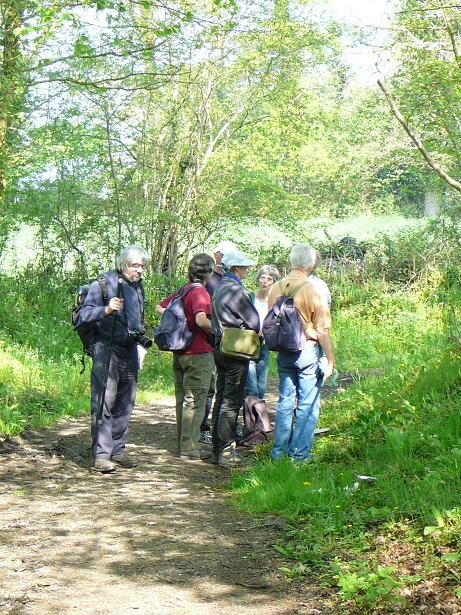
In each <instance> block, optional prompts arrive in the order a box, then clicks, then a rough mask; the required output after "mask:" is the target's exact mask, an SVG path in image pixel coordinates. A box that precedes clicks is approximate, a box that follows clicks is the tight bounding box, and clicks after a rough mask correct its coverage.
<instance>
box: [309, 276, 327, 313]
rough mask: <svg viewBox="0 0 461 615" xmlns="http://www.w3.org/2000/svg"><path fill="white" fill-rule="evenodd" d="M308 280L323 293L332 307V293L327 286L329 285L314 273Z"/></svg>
mask: <svg viewBox="0 0 461 615" xmlns="http://www.w3.org/2000/svg"><path fill="white" fill-rule="evenodd" d="M308 280H309V282H312V284H313V285H314V286H315V288H316V289H317V290H318V291H319V293H321V294H322V295H323V296H324V297H325V299H326V300H327V303H328V305H330V306H331V293H330V289H329V288H328V286H327V283H326V282H324V281H323V280H322V279H321V278H318V277H317V276H316V275H314V274H313V273H311V274H310V276H309V277H308Z"/></svg>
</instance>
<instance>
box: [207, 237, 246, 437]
mask: <svg viewBox="0 0 461 615" xmlns="http://www.w3.org/2000/svg"><path fill="white" fill-rule="evenodd" d="M236 249H237V248H236V246H235V244H234V243H232V241H228V240H227V239H223V240H222V241H219V242H218V243H217V244H216V246H215V248H214V250H213V257H214V260H215V267H214V269H213V273H212V274H211V278H210V279H209V280H208V282H207V283H206V285H205V288H206V289H207V291H208V294H209V295H210V297H211V298H212V299H213V295H214V292H215V290H216V289H217V287H218V286H219V285H220V284H221V280H222V277H223V273H222V264H221V261H222V257H223V256H224V254H226V252H233V251H235V250H236ZM215 380H216V368H214V369H213V373H212V374H211V381H210V388H209V390H208V397H207V402H206V409H205V416H204V417H203V421H202V424H201V426H200V443H201V444H211V435H210V431H211V428H210V421H209V416H210V412H211V407H212V405H213V398H214V394H215V391H216V383H215ZM214 418H215V417H214V414H213V415H212V417H211V424H212V425H213V424H214Z"/></svg>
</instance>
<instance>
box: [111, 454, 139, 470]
mask: <svg viewBox="0 0 461 615" xmlns="http://www.w3.org/2000/svg"><path fill="white" fill-rule="evenodd" d="M111 459H112V461H115V463H116V464H118V465H119V466H121V467H122V468H135V467H136V466H137V465H138V462H137V461H136V459H134V457H130V456H129V455H127V454H126V453H121V454H120V455H112V457H111Z"/></svg>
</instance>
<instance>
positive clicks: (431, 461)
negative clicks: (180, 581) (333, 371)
mask: <svg viewBox="0 0 461 615" xmlns="http://www.w3.org/2000/svg"><path fill="white" fill-rule="evenodd" d="M345 283H346V284H347V282H346V281H345ZM339 290H340V292H339V293H338V295H340V294H341V289H339ZM375 290H376V289H375V288H374V287H372V288H369V287H362V294H361V300H360V297H359V294H360V293H357V292H354V294H353V297H351V296H350V295H348V294H347V292H344V293H343V297H342V299H341V300H340V301H339V302H338V305H337V309H336V313H335V320H334V342H335V348H336V354H337V360H338V369H339V370H340V371H349V372H352V373H355V374H356V381H355V383H354V384H353V385H352V386H351V387H349V388H347V389H345V390H343V391H340V392H339V393H338V394H337V395H335V396H334V397H333V398H331V399H330V400H329V401H327V402H326V403H325V404H323V406H322V413H321V421H320V425H321V426H328V427H330V428H332V432H331V435H330V436H329V437H325V438H322V439H320V440H318V441H317V442H316V444H315V449H314V462H313V463H308V464H302V465H299V466H294V465H293V464H292V463H291V462H290V461H289V460H286V459H285V460H281V461H279V462H277V463H275V464H274V463H272V462H271V461H270V460H269V459H268V451H267V448H266V449H262V450H261V451H260V453H259V461H258V462H257V464H256V465H255V466H254V467H252V468H251V469H250V470H249V471H248V472H246V473H245V474H237V475H235V476H234V477H233V479H232V481H231V483H230V486H229V489H230V490H231V491H232V492H233V494H234V497H235V498H236V500H237V502H238V505H239V506H240V507H241V508H243V509H244V510H246V511H248V512H250V513H252V514H267V513H270V514H277V515H280V516H283V517H285V518H286V519H287V520H288V527H289V530H288V531H287V532H286V534H285V536H284V537H283V539H282V540H281V541H280V543H279V544H277V545H276V546H275V548H276V549H277V550H278V551H280V552H281V553H283V554H284V555H285V556H286V557H287V558H288V559H290V560H292V561H293V564H292V566H291V567H290V568H289V569H285V570H284V572H285V573H286V574H287V575H288V576H289V577H302V576H305V575H306V574H309V573H312V571H313V570H316V571H317V572H316V575H318V574H319V572H318V571H320V573H321V575H324V580H325V583H327V584H334V585H336V586H337V587H338V589H339V593H338V595H339V596H340V598H342V600H343V601H344V603H345V604H346V605H347V608H351V609H353V608H357V609H360V608H363V607H364V606H365V607H366V608H367V609H369V611H367V612H387V611H385V610H383V611H380V610H379V609H385V608H387V606H386V605H388V604H390V603H392V602H393V601H395V600H400V599H401V590H402V589H403V588H405V587H407V588H410V587H413V586H415V585H417V584H418V583H419V582H422V579H424V578H427V579H430V578H432V577H433V575H434V574H435V573H434V570H435V571H437V574H440V577H441V579H442V580H441V583H442V584H443V585H444V587H445V588H448V589H447V591H448V592H451V593H453V594H456V592H458V591H459V585H460V583H459V577H457V576H456V575H458V574H459V572H460V567H459V561H460V560H461V538H460V535H461V534H460V533H459V529H460V527H461V508H460V507H459V494H460V493H461V473H460V469H461V413H460V408H461V346H460V340H459V338H457V337H456V335H454V334H456V331H454V330H453V327H454V323H455V324H456V322H457V321H458V319H459V317H460V315H461V296H459V295H458V294H456V293H452V295H451V296H450V297H449V298H448V299H449V300H448V301H445V302H434V301H428V300H427V297H426V294H425V293H421V292H420V291H418V290H417V289H414V290H413V291H412V292H408V291H406V292H400V293H393V294H390V293H387V292H386V289H385V287H383V286H381V293H380V294H377V293H375ZM445 299H447V297H445ZM453 313H454V314H455V317H454V318H453ZM455 329H456V327H455ZM370 368H374V370H376V371H374V372H373V374H374V375H372V376H361V375H360V374H361V373H365V374H366V373H367V371H366V370H369V369H370ZM368 373H369V372H368ZM357 475H367V476H372V477H375V478H376V479H377V480H376V481H373V482H362V481H358V480H357ZM357 482H358V483H359V484H358V486H357V485H356V483H357ZM354 484H355V485H354ZM428 528H429V529H428ZM430 528H433V529H430ZM380 536H381V539H380ZM383 536H385V537H390V536H397V538H396V540H400V541H402V542H404V541H407V542H409V543H411V546H412V549H414V551H415V552H416V553H417V554H419V556H420V557H421V558H423V559H424V560H425V561H426V564H427V570H426V572H424V571H423V572H420V573H419V574H420V575H422V576H421V579H416V578H413V577H411V575H410V577H409V578H406V576H405V574H404V572H402V571H401V570H399V568H398V567H397V568H392V566H391V567H390V568H389V567H387V566H386V565H385V562H386V555H385V551H386V548H385V547H384V546H383V547H382V548H379V547H377V544H380V543H379V541H380V540H381V541H383V540H384V539H383V538H382V537H383ZM386 540H387V539H386ZM385 542H386V541H384V543H385ZM384 543H383V544H384ZM442 554H444V555H445V556H446V558H447V559H445V560H444V559H443V558H442ZM448 562H450V564H451V566H449V565H448ZM457 570H458V572H457ZM453 571H454V572H453ZM374 609H376V610H374Z"/></svg>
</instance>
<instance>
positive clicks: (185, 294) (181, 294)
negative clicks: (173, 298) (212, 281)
mask: <svg viewBox="0 0 461 615" xmlns="http://www.w3.org/2000/svg"><path fill="white" fill-rule="evenodd" d="M186 286H187V284H184V286H181V288H180V289H179V291H178V294H177V296H178V297H181V299H183V300H184V297H186V296H187V295H188V294H189V293H190V291H191V290H192V289H193V288H198V287H199V286H202V284H200V282H193V283H192V284H191V285H190V286H189V288H188V289H187V290H186V292H184V289H185V288H186Z"/></svg>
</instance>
